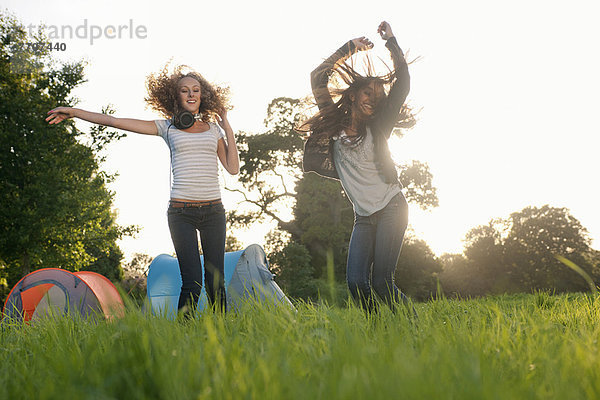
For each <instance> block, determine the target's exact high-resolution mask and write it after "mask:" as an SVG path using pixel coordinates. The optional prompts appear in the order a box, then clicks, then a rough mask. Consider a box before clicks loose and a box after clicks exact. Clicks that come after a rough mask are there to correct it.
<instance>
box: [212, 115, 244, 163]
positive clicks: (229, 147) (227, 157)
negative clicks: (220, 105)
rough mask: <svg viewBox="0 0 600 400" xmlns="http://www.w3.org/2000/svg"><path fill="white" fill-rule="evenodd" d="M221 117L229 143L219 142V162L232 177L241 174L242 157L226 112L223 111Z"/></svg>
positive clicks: (222, 126)
mask: <svg viewBox="0 0 600 400" xmlns="http://www.w3.org/2000/svg"><path fill="white" fill-rule="evenodd" d="M219 117H220V118H221V120H220V121H219V125H220V126H221V128H223V130H224V131H225V137H226V138H227V143H225V140H219V143H218V145H217V155H218V156H219V160H220V161H221V164H223V167H225V169H226V170H227V172H229V173H230V174H231V175H236V174H238V173H239V172H240V156H239V153H238V149H237V144H236V143H235V136H234V135H233V129H231V125H229V120H228V119H227V111H226V110H224V111H222V112H221V113H220V114H219Z"/></svg>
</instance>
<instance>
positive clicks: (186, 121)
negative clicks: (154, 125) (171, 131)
mask: <svg viewBox="0 0 600 400" xmlns="http://www.w3.org/2000/svg"><path fill="white" fill-rule="evenodd" d="M196 121H202V114H201V113H198V114H192V113H191V112H189V111H182V112H180V113H179V114H177V115H174V116H173V125H175V128H177V129H187V128H189V127H190V126H192V125H194V122H196Z"/></svg>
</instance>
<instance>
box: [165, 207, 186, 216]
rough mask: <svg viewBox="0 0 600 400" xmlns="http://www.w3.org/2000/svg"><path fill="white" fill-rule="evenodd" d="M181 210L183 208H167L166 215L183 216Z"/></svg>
mask: <svg viewBox="0 0 600 400" xmlns="http://www.w3.org/2000/svg"><path fill="white" fill-rule="evenodd" d="M183 210H184V208H183V207H182V208H175V207H169V208H167V215H180V214H183Z"/></svg>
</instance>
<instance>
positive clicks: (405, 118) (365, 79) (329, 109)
mask: <svg viewBox="0 0 600 400" xmlns="http://www.w3.org/2000/svg"><path fill="white" fill-rule="evenodd" d="M365 64H366V66H365V70H366V71H365V73H364V75H363V74H361V73H359V72H358V71H357V68H356V67H355V65H354V60H351V61H350V62H347V61H344V62H338V63H337V64H335V65H334V66H333V68H332V74H331V78H332V80H331V81H330V85H331V86H333V87H328V88H326V90H327V91H328V92H329V94H330V95H331V97H332V99H333V103H332V104H329V105H328V106H325V107H324V108H323V109H321V110H319V111H318V112H317V113H316V114H315V115H313V116H312V117H310V118H308V119H307V120H306V121H304V122H302V123H301V124H300V125H299V126H298V127H297V128H296V131H297V132H299V133H301V134H303V135H305V136H307V135H312V134H315V135H320V134H327V135H329V136H334V135H337V134H338V133H339V132H340V131H341V130H343V129H347V128H348V127H350V126H351V124H352V106H353V103H354V102H353V101H352V97H353V96H356V94H358V92H359V91H360V90H361V89H362V88H364V87H365V86H368V85H370V84H371V83H372V82H375V84H377V85H381V86H382V87H383V89H384V93H383V96H382V98H381V99H380V100H379V102H378V104H377V106H376V108H375V112H374V113H373V116H372V117H371V118H370V119H375V118H377V116H378V114H379V112H380V111H381V110H382V109H383V108H385V105H386V102H387V101H388V98H387V94H388V93H389V89H390V87H391V86H392V85H393V84H394V81H395V77H396V74H395V71H393V70H390V68H389V67H388V66H387V65H385V63H384V65H385V66H386V67H387V68H388V71H389V72H388V73H387V74H383V75H376V73H375V68H374V66H373V62H372V60H371V58H370V56H369V55H368V54H367V55H365ZM366 122H367V121H363V124H364V123H366ZM414 122H415V120H414V114H413V113H412V110H411V109H410V107H408V106H407V105H406V104H404V105H402V108H401V110H400V112H399V114H398V119H397V120H396V124H395V128H409V127H411V126H412V125H414ZM363 135H364V126H362V127H360V129H359V135H358V136H359V137H358V138H357V139H360V137H361V136H363Z"/></svg>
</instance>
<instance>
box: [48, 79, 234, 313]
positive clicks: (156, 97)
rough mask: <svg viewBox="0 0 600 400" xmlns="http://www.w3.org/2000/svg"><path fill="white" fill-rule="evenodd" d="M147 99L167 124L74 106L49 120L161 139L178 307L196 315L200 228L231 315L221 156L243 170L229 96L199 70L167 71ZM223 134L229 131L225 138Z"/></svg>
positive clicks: (216, 301)
mask: <svg viewBox="0 0 600 400" xmlns="http://www.w3.org/2000/svg"><path fill="white" fill-rule="evenodd" d="M147 89H148V97H146V99H145V101H146V102H147V103H148V104H149V106H150V107H151V108H152V109H153V110H155V111H158V112H159V113H160V114H162V116H163V117H164V118H165V119H162V120H156V121H144V120H139V119H129V118H115V117H113V116H110V115H106V114H100V113H95V112H90V111H85V110H81V109H77V108H71V107H57V108H55V109H53V110H51V111H49V112H48V114H49V116H48V118H46V120H47V121H48V122H49V123H50V124H57V123H59V122H61V121H63V120H65V119H68V118H73V117H74V118H80V119H83V120H85V121H89V122H92V123H95V124H100V125H105V126H110V127H113V128H118V129H123V130H127V131H130V132H135V133H141V134H145V135H158V136H160V137H162V138H163V140H164V141H165V142H166V144H167V146H168V147H169V150H170V152H171V168H172V175H173V179H172V184H171V196H170V197H171V199H170V202H169V208H168V211H167V215H168V222H169V230H170V232H171V239H172V240H173V245H174V247H175V252H176V254H177V259H178V261H179V268H180V270H181V278H182V282H183V283H182V287H181V295H180V297H179V304H178V308H179V309H182V308H185V309H186V310H191V309H193V308H194V307H195V305H196V304H197V303H198V298H199V297H200V291H201V288H202V278H203V277H202V273H201V264H200V254H199V249H198V239H197V231H200V242H201V244H202V250H203V253H204V272H205V276H204V281H205V282H206V289H207V290H206V292H207V295H208V300H209V303H210V304H211V305H212V306H213V307H217V308H219V309H221V310H223V311H225V310H226V308H227V305H226V297H225V283H224V255H225V210H224V208H223V204H222V203H221V193H220V188H219V181H218V166H217V158H218V159H219V160H220V161H221V164H222V165H223V167H225V169H226V170H227V172H229V173H230V174H232V175H235V174H237V173H238V172H239V156H238V150H237V146H236V142H235V137H234V135H233V130H232V129H231V126H230V124H229V121H228V120H227V107H228V104H227V103H228V99H227V91H226V90H224V89H222V88H219V87H216V86H214V85H211V84H210V83H209V82H207V81H206V80H205V79H204V78H203V77H202V76H201V75H200V74H198V73H196V72H187V73H184V72H183V67H178V68H176V69H175V71H174V72H173V73H169V72H168V70H167V67H165V68H164V69H163V70H162V71H161V72H159V73H158V74H155V75H151V76H149V77H148V80H147ZM223 131H225V133H223Z"/></svg>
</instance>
